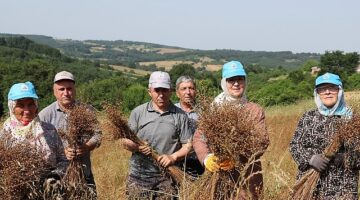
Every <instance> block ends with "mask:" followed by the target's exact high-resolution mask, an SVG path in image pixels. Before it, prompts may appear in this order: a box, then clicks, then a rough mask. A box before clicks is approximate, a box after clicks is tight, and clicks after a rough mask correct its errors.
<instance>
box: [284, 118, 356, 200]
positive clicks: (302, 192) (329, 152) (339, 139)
mask: <svg viewBox="0 0 360 200" xmlns="http://www.w3.org/2000/svg"><path fill="white" fill-rule="evenodd" d="M353 119H354V118H353ZM352 121H353V120H351V121H348V122H346V123H345V124H346V125H345V126H343V125H344V124H341V123H340V121H337V122H336V123H335V130H336V133H335V134H334V136H333V138H332V139H331V141H330V143H329V145H328V146H327V147H326V148H325V150H324V153H323V156H324V157H326V158H328V159H330V160H331V159H333V158H334V156H335V155H336V153H337V152H338V151H339V149H340V147H341V146H342V145H343V143H344V139H345V138H349V134H346V133H345V131H344V127H347V126H348V125H350V124H351V123H352ZM340 127H341V128H340ZM319 178H320V173H319V172H317V171H316V170H315V169H310V170H309V171H308V172H307V173H305V174H304V175H303V176H302V177H301V178H300V179H299V180H298V181H297V182H296V183H295V185H294V187H293V191H292V194H291V196H292V198H293V199H299V200H309V199H313V198H314V196H313V194H314V191H315V189H316V185H317V184H318V181H319Z"/></svg>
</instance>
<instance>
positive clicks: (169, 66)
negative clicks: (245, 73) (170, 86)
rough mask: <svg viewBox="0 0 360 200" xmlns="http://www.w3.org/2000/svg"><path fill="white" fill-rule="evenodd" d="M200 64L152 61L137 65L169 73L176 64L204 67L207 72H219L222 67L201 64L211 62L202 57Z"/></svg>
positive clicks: (177, 61)
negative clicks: (162, 69) (152, 66)
mask: <svg viewBox="0 0 360 200" xmlns="http://www.w3.org/2000/svg"><path fill="white" fill-rule="evenodd" d="M200 60H201V61H200V62H197V63H193V62H191V61H179V60H166V61H154V62H140V63H139V64H140V65H142V66H149V65H152V64H154V65H156V67H157V68H160V67H162V68H164V69H165V70H166V71H170V70H171V69H172V67H173V66H174V65H178V64H191V65H193V66H194V67H195V68H199V67H205V68H206V70H208V71H219V70H220V69H221V67H222V65H215V64H203V62H208V61H211V59H209V58H207V57H204V58H202V59H200Z"/></svg>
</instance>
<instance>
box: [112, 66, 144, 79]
mask: <svg viewBox="0 0 360 200" xmlns="http://www.w3.org/2000/svg"><path fill="white" fill-rule="evenodd" d="M110 66H111V67H112V68H113V69H115V70H118V71H121V72H124V73H132V74H135V75H138V76H145V75H147V74H150V73H151V72H149V71H145V70H141V69H133V68H130V67H125V66H120V65H110Z"/></svg>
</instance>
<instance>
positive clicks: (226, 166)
mask: <svg viewBox="0 0 360 200" xmlns="http://www.w3.org/2000/svg"><path fill="white" fill-rule="evenodd" d="M219 166H220V169H221V170H224V171H229V170H231V169H234V167H235V162H234V161H233V160H232V159H226V160H224V161H222V162H221V163H220V164H219Z"/></svg>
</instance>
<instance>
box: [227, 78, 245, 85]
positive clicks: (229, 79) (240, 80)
mask: <svg viewBox="0 0 360 200" xmlns="http://www.w3.org/2000/svg"><path fill="white" fill-rule="evenodd" d="M244 81H245V78H244V77H241V76H235V77H231V78H228V79H226V82H228V83H229V84H231V85H234V84H235V83H238V84H241V83H244Z"/></svg>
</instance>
